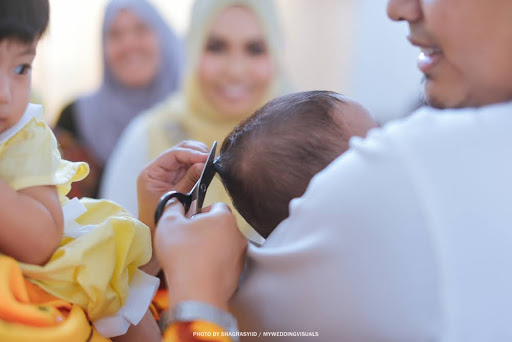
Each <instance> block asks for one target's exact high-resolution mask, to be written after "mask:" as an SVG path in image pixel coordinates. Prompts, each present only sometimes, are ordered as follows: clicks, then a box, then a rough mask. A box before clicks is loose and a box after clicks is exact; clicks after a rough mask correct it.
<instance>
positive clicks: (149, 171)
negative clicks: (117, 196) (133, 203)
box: [137, 141, 209, 230]
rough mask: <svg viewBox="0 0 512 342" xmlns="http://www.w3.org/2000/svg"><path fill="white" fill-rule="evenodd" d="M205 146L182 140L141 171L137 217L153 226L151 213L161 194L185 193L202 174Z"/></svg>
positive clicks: (206, 153) (206, 148)
mask: <svg viewBox="0 0 512 342" xmlns="http://www.w3.org/2000/svg"><path fill="white" fill-rule="evenodd" d="M208 151H209V150H208V146H206V145H205V144H203V143H200V142H197V141H183V142H181V143H179V144H178V145H176V146H174V147H173V148H171V149H170V150H168V151H166V152H164V153H162V154H161V155H160V156H158V157H157V158H156V159H155V160H154V161H152V162H151V163H150V164H149V165H148V166H146V167H145V168H144V170H142V172H141V173H140V175H139V177H138V179H137V200H138V207H139V219H140V220H141V221H142V222H144V223H145V224H146V225H147V226H149V227H150V228H151V230H153V229H154V226H155V224H154V222H153V220H154V215H155V210H156V206H157V205H158V201H159V200H160V197H162V195H163V194H165V193H166V192H168V191H171V190H176V191H180V192H183V193H187V192H188V191H190V189H192V187H193V186H194V184H195V183H196V182H197V180H198V179H199V177H200V176H201V171H202V169H203V167H204V163H205V162H206V158H207V157H208Z"/></svg>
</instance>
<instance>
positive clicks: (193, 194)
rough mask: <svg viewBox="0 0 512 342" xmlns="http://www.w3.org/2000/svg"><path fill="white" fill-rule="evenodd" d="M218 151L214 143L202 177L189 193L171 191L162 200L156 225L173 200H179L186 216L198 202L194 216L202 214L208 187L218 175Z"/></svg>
mask: <svg viewBox="0 0 512 342" xmlns="http://www.w3.org/2000/svg"><path fill="white" fill-rule="evenodd" d="M216 150H217V142H216V141H214V142H213V145H212V148H211V150H210V154H209V155H208V159H207V160H206V164H205V165H204V168H203V172H202V173H201V177H199V180H198V181H197V183H196V184H195V185H194V187H193V188H192V190H190V192H189V193H186V194H184V193H181V192H179V191H169V192H167V193H166V194H164V195H163V196H162V197H161V198H160V201H159V202H158V206H157V207H156V212H155V224H157V223H158V221H159V220H160V218H161V217H162V214H163V213H164V210H165V206H166V205H167V203H168V202H169V201H170V200H172V199H177V200H178V201H180V202H181V204H182V205H183V207H184V208H185V214H186V213H187V212H188V211H189V209H190V206H191V204H192V202H194V201H196V212H195V213H194V214H199V213H200V212H201V209H202V208H203V203H204V198H205V196H206V190H208V186H210V183H211V182H212V180H213V177H214V176H215V173H216V171H215V166H214V164H213V163H214V160H215V153H216Z"/></svg>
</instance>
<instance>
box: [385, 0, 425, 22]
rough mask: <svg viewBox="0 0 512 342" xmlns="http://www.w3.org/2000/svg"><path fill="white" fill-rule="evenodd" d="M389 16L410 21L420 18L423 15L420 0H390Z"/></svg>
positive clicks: (395, 19) (397, 19) (392, 18)
mask: <svg viewBox="0 0 512 342" xmlns="http://www.w3.org/2000/svg"><path fill="white" fill-rule="evenodd" d="M387 10H388V17H389V18H390V19H391V20H394V21H402V20H405V21H408V22H410V23H412V22H416V21H418V20H420V19H421V18H422V16H423V13H422V8H421V1H420V0H389V1H388V9H387Z"/></svg>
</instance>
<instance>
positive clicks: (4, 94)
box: [0, 76, 11, 104]
mask: <svg viewBox="0 0 512 342" xmlns="http://www.w3.org/2000/svg"><path fill="white" fill-rule="evenodd" d="M10 101H11V89H10V86H9V79H8V77H6V76H0V103H2V104H6V103H9V102H10Z"/></svg>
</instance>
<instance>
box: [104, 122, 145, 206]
mask: <svg viewBox="0 0 512 342" xmlns="http://www.w3.org/2000/svg"><path fill="white" fill-rule="evenodd" d="M149 162H150V159H149V141H148V129H147V118H146V116H145V115H139V116H137V117H136V118H135V119H133V120H132V121H131V122H130V124H129V125H128V126H127V127H126V128H125V130H124V131H123V134H122V135H121V137H120V138H119V141H118V143H117V144H116V147H115V148H114V150H113V151H112V155H111V157H110V159H109V161H108V163H107V165H106V167H105V172H104V174H103V179H102V181H101V184H102V185H101V189H100V198H104V199H108V200H111V201H114V202H116V203H118V204H120V205H121V206H122V207H123V208H124V209H126V210H127V211H129V212H130V213H131V214H132V215H135V216H136V215H137V214H138V209H137V177H138V176H139V173H140V172H141V171H142V170H143V169H144V167H145V166H146V165H147V164H149Z"/></svg>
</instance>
